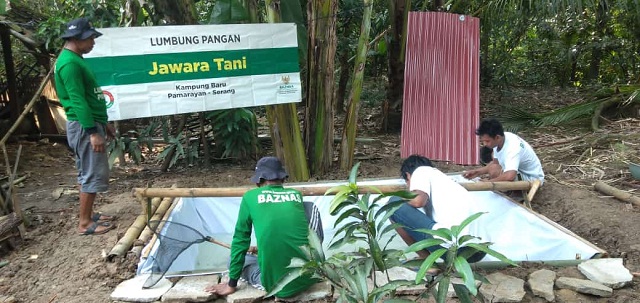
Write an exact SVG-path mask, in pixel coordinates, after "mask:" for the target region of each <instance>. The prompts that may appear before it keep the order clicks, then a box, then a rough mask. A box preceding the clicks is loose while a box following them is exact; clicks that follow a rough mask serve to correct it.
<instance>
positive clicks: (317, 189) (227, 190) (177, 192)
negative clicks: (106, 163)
mask: <svg viewBox="0 0 640 303" xmlns="http://www.w3.org/2000/svg"><path fill="white" fill-rule="evenodd" d="M460 185H462V187H464V188H466V189H467V190H468V191H492V190H493V191H507V190H529V189H530V188H531V187H532V185H533V182H529V181H515V182H475V183H460ZM334 186H335V184H334V185H331V186H329V185H319V186H305V185H296V186H288V187H289V188H295V189H297V190H299V191H301V192H302V194H303V195H304V196H322V195H324V194H325V192H326V191H327V190H328V189H330V188H332V187H334ZM253 188H255V187H221V188H134V189H133V194H134V195H135V196H138V195H141V196H143V197H241V196H242V195H244V193H245V192H247V191H248V190H251V189H253ZM359 190H360V193H361V194H364V193H373V194H377V193H380V192H382V193H391V192H396V191H401V190H407V187H406V186H405V185H404V184H402V185H400V184H398V185H378V186H362V187H360V189H359Z"/></svg>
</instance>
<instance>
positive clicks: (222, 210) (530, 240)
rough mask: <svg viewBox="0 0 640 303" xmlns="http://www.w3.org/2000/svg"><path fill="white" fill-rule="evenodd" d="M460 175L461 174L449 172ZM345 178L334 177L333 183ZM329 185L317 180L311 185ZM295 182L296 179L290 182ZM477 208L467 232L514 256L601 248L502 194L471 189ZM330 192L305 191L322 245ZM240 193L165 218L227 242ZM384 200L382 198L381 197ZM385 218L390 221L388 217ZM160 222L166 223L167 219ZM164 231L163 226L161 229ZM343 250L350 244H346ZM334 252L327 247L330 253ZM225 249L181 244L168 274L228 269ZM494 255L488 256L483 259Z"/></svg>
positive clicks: (185, 206)
mask: <svg viewBox="0 0 640 303" xmlns="http://www.w3.org/2000/svg"><path fill="white" fill-rule="evenodd" d="M452 178H454V179H461V177H460V176H452ZM342 183H344V182H334V183H333V184H334V185H338V184H342ZM402 184H404V180H401V179H392V180H372V181H360V182H358V185H359V186H371V185H373V186H376V185H402ZM314 185H315V186H327V185H330V184H327V183H317V184H313V185H309V184H304V186H305V187H309V186H314ZM289 186H290V187H296V186H295V185H289ZM471 193H472V195H473V197H474V199H476V203H477V204H478V205H480V206H481V207H480V210H481V211H485V212H487V214H485V215H483V216H481V217H480V218H479V219H478V224H476V225H475V226H476V228H474V229H473V230H471V231H470V232H471V233H472V234H474V235H475V236H479V237H481V238H482V239H483V241H489V242H492V243H494V244H493V245H492V246H491V247H492V248H493V249H494V250H496V251H499V252H501V253H503V254H504V255H505V256H507V257H508V258H510V259H511V260H514V261H552V260H553V261H555V260H574V259H590V258H592V257H594V256H597V255H598V254H602V253H604V251H603V250H601V249H600V248H598V247H596V246H595V245H593V244H591V243H589V242H588V241H586V240H584V239H582V238H580V237H578V236H577V235H575V234H573V233H572V232H571V231H569V230H567V229H566V228H564V227H562V226H560V225H558V224H556V223H554V222H552V221H551V220H549V219H547V218H545V217H544V216H542V215H540V214H537V213H535V212H534V211H532V210H530V209H528V208H525V207H523V206H521V205H520V204H518V203H515V202H513V201H512V200H510V199H508V198H506V197H505V196H503V195H501V194H498V193H495V192H492V191H474V192H471ZM332 198H333V197H332V196H305V197H304V200H305V201H310V202H314V203H315V204H316V206H317V207H318V208H319V210H320V214H321V218H322V223H323V229H324V235H325V241H324V243H323V244H324V246H325V248H326V247H328V245H329V244H330V241H331V239H332V238H333V236H334V234H335V231H336V228H335V227H334V223H335V219H336V217H334V216H331V215H330V214H329V205H330V202H331V199H332ZM240 200H241V198H240V197H197V198H186V197H185V198H180V199H179V200H177V201H176V202H174V203H177V205H176V207H175V208H174V210H173V212H172V213H171V214H170V216H169V218H168V220H169V221H172V222H178V223H182V224H186V225H188V226H190V227H192V228H195V229H197V230H198V231H200V232H201V233H202V234H204V235H207V236H211V237H213V238H215V239H217V240H220V241H223V242H227V243H231V239H232V235H233V230H234V227H235V223H236V222H235V220H236V216H237V214H238V210H239V206H240ZM381 202H382V203H384V202H386V201H381ZM387 224H388V223H387ZM164 228H170V225H166V226H165V227H164ZM162 232H163V231H161V233H162ZM153 245H154V247H153V248H151V253H150V255H149V257H148V258H146V259H141V260H140V263H139V266H138V274H141V273H146V272H149V271H150V268H151V266H152V264H153V262H154V256H155V254H156V250H157V247H158V245H159V243H158V242H157V241H156V242H155V243H154V244H153ZM390 247H392V248H398V249H404V248H406V247H407V246H406V244H405V243H403V242H402V241H401V240H400V239H399V237H396V239H394V241H393V242H392V244H391V245H390ZM341 249H342V250H354V249H356V247H354V246H345V247H343V248H341ZM332 253H334V252H332V251H329V252H328V254H329V255H330V254H332ZM228 257H229V250H228V249H226V248H223V247H221V246H218V245H214V244H212V243H208V242H205V243H201V244H197V245H193V246H191V247H189V248H188V249H187V250H185V251H184V252H183V253H182V254H181V255H180V256H179V257H178V258H177V259H176V260H175V261H174V263H173V264H172V266H171V267H170V269H169V271H168V272H167V276H176V275H190V274H207V273H219V272H224V271H226V270H227V262H228ZM493 260H495V259H494V258H493V257H491V256H487V257H485V258H484V259H483V261H493Z"/></svg>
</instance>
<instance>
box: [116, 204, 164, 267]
mask: <svg viewBox="0 0 640 303" xmlns="http://www.w3.org/2000/svg"><path fill="white" fill-rule="evenodd" d="M160 202H162V198H159V197H156V198H154V199H153V200H151V202H150V203H149V208H150V209H151V213H154V212H155V211H156V209H158V206H159V205H160ZM145 227H147V214H146V213H145V212H143V213H142V214H140V215H138V217H137V218H136V220H135V221H133V224H131V227H129V229H127V232H126V233H125V234H124V236H122V238H120V240H118V243H116V245H115V246H114V247H113V248H112V249H111V251H110V252H109V254H108V255H107V260H109V261H112V260H113V259H114V258H115V257H121V256H123V255H124V254H125V253H126V252H127V250H129V248H130V247H131V245H132V244H133V242H134V241H135V240H136V239H137V238H138V236H140V233H142V231H143V230H144V229H145Z"/></svg>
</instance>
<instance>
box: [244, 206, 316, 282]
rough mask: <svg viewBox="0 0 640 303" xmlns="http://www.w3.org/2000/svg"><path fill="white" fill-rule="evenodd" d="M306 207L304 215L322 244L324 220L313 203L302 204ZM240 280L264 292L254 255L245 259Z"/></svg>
mask: <svg viewBox="0 0 640 303" xmlns="http://www.w3.org/2000/svg"><path fill="white" fill-rule="evenodd" d="M302 205H304V214H305V216H306V217H307V222H309V228H310V229H311V230H313V231H315V232H316V234H317V235H318V238H320V242H322V241H323V240H324V231H322V220H321V219H320V211H318V208H317V207H316V206H315V205H314V204H313V203H312V202H306V201H304V202H302ZM258 253H260V252H258ZM240 278H241V279H243V280H245V281H247V283H248V284H250V285H251V286H253V287H255V288H257V289H260V290H264V286H262V282H261V281H260V266H258V258H257V257H256V256H254V255H250V254H247V255H246V256H245V258H244V267H243V268H242V275H240Z"/></svg>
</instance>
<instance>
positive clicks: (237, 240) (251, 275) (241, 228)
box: [206, 157, 322, 298]
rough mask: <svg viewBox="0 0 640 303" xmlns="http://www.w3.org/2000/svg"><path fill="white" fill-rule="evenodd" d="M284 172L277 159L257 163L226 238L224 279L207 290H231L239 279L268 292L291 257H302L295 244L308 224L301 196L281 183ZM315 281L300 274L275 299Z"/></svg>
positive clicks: (302, 239) (305, 242) (302, 241)
mask: <svg viewBox="0 0 640 303" xmlns="http://www.w3.org/2000/svg"><path fill="white" fill-rule="evenodd" d="M288 176H289V175H288V174H287V172H286V171H285V170H284V168H283V167H282V162H280V160H279V159H278V158H276V157H264V158H262V159H260V160H259V161H258V164H257V165H256V172H255V175H254V176H253V177H251V182H253V183H255V184H256V185H257V186H258V188H255V189H252V190H250V191H247V192H246V193H245V194H244V195H243V196H242V202H240V211H239V213H238V221H237V222H236V228H235V231H234V233H233V241H232V242H231V261H230V264H229V282H228V283H226V284H217V285H213V286H210V287H207V289H206V290H207V291H209V292H211V293H215V294H218V295H221V296H226V295H229V294H232V293H234V292H235V291H236V286H237V284H238V279H240V278H243V279H245V280H246V281H247V282H248V283H249V284H251V285H252V286H254V287H256V288H263V289H265V290H266V291H267V292H269V291H271V290H272V289H274V287H275V286H276V284H277V283H278V282H279V281H280V279H281V278H282V277H284V276H285V275H286V274H288V273H289V272H290V271H291V269H290V268H287V267H288V266H289V264H290V263H291V259H292V258H300V259H303V260H305V259H306V257H305V255H304V253H303V252H302V250H301V249H300V247H301V246H305V245H308V243H309V242H308V241H309V240H308V237H307V236H308V231H309V227H308V225H309V224H308V222H307V218H306V217H305V207H304V206H303V202H302V194H301V193H300V192H299V191H297V190H295V189H287V188H284V187H283V186H282V184H283V183H284V180H285V179H286V178H287V177H288ZM320 225H321V224H320ZM252 227H253V229H255V232H256V240H257V242H258V247H257V249H253V250H252V251H251V252H252V253H257V255H258V257H257V264H256V263H255V258H253V257H252V256H249V257H247V255H246V254H247V252H248V251H249V245H250V243H251V228H252ZM319 228H320V229H322V226H319ZM316 232H317V231H316ZM316 282H317V281H316V280H315V279H311V277H306V276H302V277H299V278H298V279H295V280H293V281H291V282H290V283H289V284H287V285H286V286H285V287H284V288H283V289H282V290H281V291H279V292H278V293H276V297H278V298H288V297H292V296H294V295H296V294H298V293H300V292H302V291H304V290H306V289H307V288H309V286H311V285H313V284H314V283H316Z"/></svg>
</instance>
